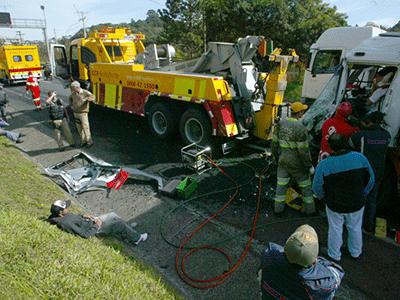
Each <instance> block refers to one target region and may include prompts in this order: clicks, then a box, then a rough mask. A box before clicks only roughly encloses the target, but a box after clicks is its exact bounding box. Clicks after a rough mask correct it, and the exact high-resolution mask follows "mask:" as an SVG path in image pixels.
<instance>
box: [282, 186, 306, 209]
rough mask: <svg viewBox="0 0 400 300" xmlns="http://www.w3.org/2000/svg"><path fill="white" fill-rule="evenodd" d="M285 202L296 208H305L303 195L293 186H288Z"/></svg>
mask: <svg viewBox="0 0 400 300" xmlns="http://www.w3.org/2000/svg"><path fill="white" fill-rule="evenodd" d="M285 203H286V205H287V206H289V207H290V208H293V209H294V210H298V211H302V210H303V196H302V195H300V194H299V193H298V192H297V191H296V190H295V189H294V188H292V187H290V188H288V190H287V192H286V198H285Z"/></svg>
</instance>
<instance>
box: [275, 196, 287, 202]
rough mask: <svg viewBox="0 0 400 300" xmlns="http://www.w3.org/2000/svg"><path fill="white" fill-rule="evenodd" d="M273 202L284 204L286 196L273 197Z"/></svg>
mask: <svg viewBox="0 0 400 300" xmlns="http://www.w3.org/2000/svg"><path fill="white" fill-rule="evenodd" d="M274 200H275V202H285V200H286V195H275V198H274Z"/></svg>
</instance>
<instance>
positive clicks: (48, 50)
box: [40, 5, 50, 63]
mask: <svg viewBox="0 0 400 300" xmlns="http://www.w3.org/2000/svg"><path fill="white" fill-rule="evenodd" d="M40 9H41V10H43V17H44V19H43V20H44V28H43V35H44V42H45V43H46V49H47V62H48V63H50V46H49V41H48V39H47V21H46V12H45V11H44V5H40Z"/></svg>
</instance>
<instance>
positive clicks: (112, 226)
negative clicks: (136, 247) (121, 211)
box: [97, 212, 140, 244]
mask: <svg viewBox="0 0 400 300" xmlns="http://www.w3.org/2000/svg"><path fill="white" fill-rule="evenodd" d="M98 218H99V219H100V220H101V221H102V224H101V227H100V228H99V230H98V232H97V233H98V234H99V235H111V236H113V237H115V238H117V239H121V240H123V241H127V242H128V243H130V244H134V243H135V242H137V241H138V240H139V238H140V234H139V233H137V232H136V231H135V230H134V229H133V228H132V227H130V226H129V225H128V224H127V223H126V222H125V221H124V220H122V219H121V218H120V217H119V216H118V215H117V214H116V213H114V212H111V213H108V214H104V215H101V216H99V217H98Z"/></svg>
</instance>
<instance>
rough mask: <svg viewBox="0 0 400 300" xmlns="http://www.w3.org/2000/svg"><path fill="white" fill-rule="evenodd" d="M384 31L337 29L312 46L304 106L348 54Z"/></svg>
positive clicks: (367, 28)
mask: <svg viewBox="0 0 400 300" xmlns="http://www.w3.org/2000/svg"><path fill="white" fill-rule="evenodd" d="M384 32H385V31H384V30H382V29H380V28H378V27H374V26H369V25H368V26H365V27H336V28H330V29H328V30H326V31H325V32H323V33H322V34H321V36H320V37H319V38H318V40H317V41H316V42H315V43H314V44H312V45H311V49H310V52H309V56H308V60H307V68H306V71H305V73H304V80H303V89H302V93H301V97H302V98H303V99H304V100H305V101H306V102H312V101H313V100H315V99H316V98H317V97H318V96H319V94H320V93H321V91H322V89H323V88H324V87H325V85H326V84H327V82H328V81H329V79H331V78H332V76H333V73H334V72H335V69H336V68H337V67H338V65H339V63H340V61H341V60H342V59H343V58H344V57H345V55H346V54H347V53H348V51H349V50H351V49H353V48H354V47H356V46H357V45H359V44H360V43H361V42H362V41H364V40H366V39H369V38H371V37H374V36H377V35H379V34H380V33H384Z"/></svg>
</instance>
